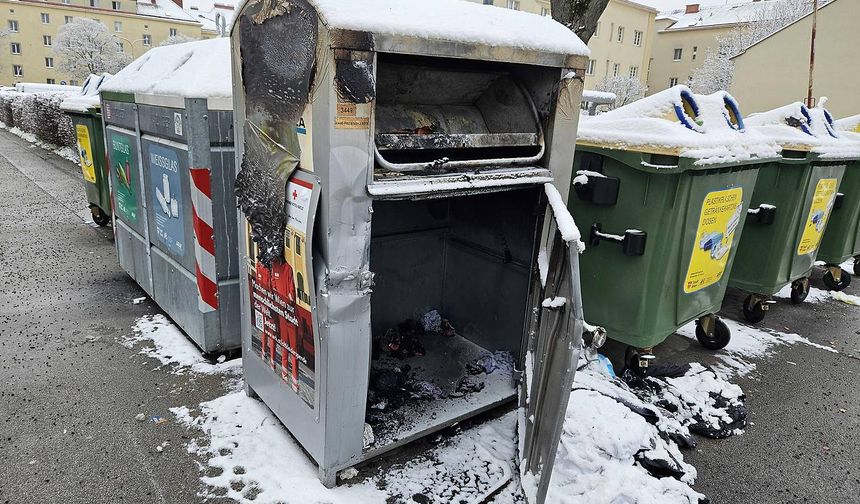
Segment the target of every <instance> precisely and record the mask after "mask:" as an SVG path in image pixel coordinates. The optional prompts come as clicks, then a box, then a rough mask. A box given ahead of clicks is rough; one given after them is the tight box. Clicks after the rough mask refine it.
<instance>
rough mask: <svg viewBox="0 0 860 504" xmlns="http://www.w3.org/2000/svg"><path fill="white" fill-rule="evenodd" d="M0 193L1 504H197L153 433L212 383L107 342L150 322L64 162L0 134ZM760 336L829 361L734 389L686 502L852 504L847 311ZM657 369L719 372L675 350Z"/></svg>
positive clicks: (857, 419) (803, 359) (217, 389)
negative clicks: (737, 415)
mask: <svg viewBox="0 0 860 504" xmlns="http://www.w3.org/2000/svg"><path fill="white" fill-rule="evenodd" d="M0 181H2V182H0V503H9V504H11V503H15V504H18V503H63V504H73V503H82V504H92V503H108V502H110V503H114V502H123V503H126V502H127V503H160V504H165V503H171V504H172V503H186V502H187V503H192V502H200V501H201V500H202V498H201V497H199V496H198V492H199V491H200V490H201V486H200V480H199V467H200V466H199V461H197V460H195V459H194V457H193V456H192V455H189V454H188V453H187V451H186V449H185V446H184V445H185V443H186V442H187V441H188V439H189V438H188V435H189V434H188V433H187V431H186V430H185V428H184V427H182V426H180V425H178V424H177V423H175V422H173V421H167V422H157V419H158V417H164V418H167V419H172V415H170V413H169V408H171V407H174V406H182V405H196V404H198V403H200V402H203V401H206V400H209V399H212V398H214V397H217V396H219V395H222V394H224V393H225V387H224V384H223V383H222V377H219V376H218V375H195V374H185V375H174V374H170V373H167V372H165V371H164V370H159V369H156V367H157V363H156V362H155V361H153V360H151V359H148V358H146V357H143V356H141V355H139V354H138V353H137V352H138V350H133V349H129V348H126V347H124V346H122V345H120V344H119V343H118V340H119V339H121V338H122V337H123V336H126V335H130V334H131V327H132V325H133V324H134V322H135V320H136V319H137V318H138V317H140V316H143V315H146V314H153V313H158V312H159V311H158V308H157V307H156V306H155V305H154V304H153V303H152V302H151V301H149V300H147V301H145V302H143V303H140V304H134V303H133V302H132V301H133V300H134V299H135V298H139V297H141V296H144V293H143V291H142V290H141V289H140V288H138V287H137V285H136V284H135V283H134V282H133V281H132V280H131V279H130V278H129V277H128V276H127V275H126V274H125V273H124V272H123V271H122V270H121V268H120V267H119V265H118V263H117V261H116V256H115V253H114V244H113V235H112V232H111V230H110V228H98V227H97V226H95V224H93V223H92V222H91V219H90V218H89V211H88V210H87V208H86V206H87V205H86V200H85V198H84V191H83V188H82V185H81V184H82V180H81V174H80V170H79V169H78V168H77V167H76V166H75V165H74V164H73V163H71V162H68V161H66V160H63V159H61V158H59V157H58V156H56V155H54V154H52V153H49V152H47V151H44V150H42V149H40V148H38V147H35V146H32V145H30V144H28V143H27V142H25V141H23V140H21V139H19V138H18V137H16V136H14V135H12V134H10V133H8V132H5V131H0ZM820 275H821V272H817V273H816V277H815V278H814V279H813V285H814V286H818V287H820V288H823V285H822V284H821V281H820ZM858 284H860V279H857V280H855V285H854V286H852V287H850V288H849V289H848V290H847V291H846V292H847V293H849V294H860V285H858ZM742 299H743V295H742V294H741V293H737V292H730V293H729V295H728V297H727V298H726V302H725V304H724V307H725V308H724V311H723V313H722V315H723V316H726V317H729V318H735V319H739V318H740V313H739V312H740V308H739V307H740V303H741V301H742ZM761 325H762V326H763V327H768V328H772V329H775V330H778V331H783V332H794V333H798V334H800V335H803V336H805V337H806V338H809V339H810V340H812V341H813V342H816V343H820V344H822V345H829V346H832V347H834V348H835V349H837V350H838V351H839V353H838V354H837V353H831V352H826V351H823V350H821V349H818V348H815V347H813V346H809V345H805V344H795V345H787V346H781V347H778V348H776V349H775V355H773V356H771V357H770V358H768V359H766V360H762V361H757V365H758V368H757V370H756V371H755V372H754V373H753V374H751V375H749V376H747V377H744V378H738V379H735V380H734V382H735V383H738V384H739V385H740V386H741V387H743V389H744V391H745V392H746V394H747V401H748V402H747V404H748V408H749V412H750V416H749V419H750V424H749V426H748V428H747V429H746V431H745V432H744V433H743V434H742V435H740V436H736V437H733V438H729V439H725V440H719V441H710V440H702V441H701V442H700V444H699V447H698V448H697V449H695V450H693V451H687V452H685V457H686V459H687V460H688V461H690V462H691V463H693V464H694V465H695V466H696V468H697V469H698V473H699V476H698V480H697V483H696V485H695V488H696V489H697V490H699V491H701V492H703V493H704V494H706V495H708V497H710V499H711V502H713V503H761V504H765V503H799V502H814V503H854V502H860V435H858V433H860V307H856V306H849V305H847V304H842V303H838V302H826V303H818V304H815V303H807V304H803V305H799V306H794V305H791V303H790V302H788V301H787V300H785V301H783V302H780V303H778V304H777V305H775V306H774V307H773V308H772V310H771V311H770V313H769V314H768V317H767V319H766V320H765V321H764V322H763V323H762V324H761ZM658 356H659V359H660V361H661V362H668V361H672V362H689V361H699V362H702V363H704V364H709V363H715V362H717V361H716V359H715V357H714V355H713V354H712V353H711V352H709V351H707V350H704V349H702V348H701V347H700V346H699V345H698V344H697V343H695V342H693V341H690V340H689V339H686V338H682V337H680V336H672V337H670V338H669V339H668V340H667V341H666V343H665V344H663V345H661V347H659V349H658ZM140 413H143V414H144V415H145V418H146V419H145V421H142V422H141V421H138V420H136V419H135V417H136V416H137V415H138V414H140ZM153 417H155V418H154V420H156V421H153ZM165 441H167V442H168V444H167V445H166V446H165V449H164V450H163V451H161V452H159V451H158V450H157V449H156V447H158V446H160V445H163V443H164V442H165ZM210 502H211V500H210Z"/></svg>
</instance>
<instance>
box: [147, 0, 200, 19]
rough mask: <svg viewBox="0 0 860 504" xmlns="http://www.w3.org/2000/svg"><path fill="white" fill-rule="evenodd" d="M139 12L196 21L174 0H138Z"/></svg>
mask: <svg viewBox="0 0 860 504" xmlns="http://www.w3.org/2000/svg"><path fill="white" fill-rule="evenodd" d="M137 13H138V14H139V15H141V16H153V17H159V18H165V19H175V20H177V21H196V19H195V18H194V17H193V16H191V15H190V14H188V13H187V12H185V11H184V10H183V9H182V7H180V6H178V5H176V4H175V3H174V2H173V0H140V1H138V2H137Z"/></svg>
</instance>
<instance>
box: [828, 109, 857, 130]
mask: <svg viewBox="0 0 860 504" xmlns="http://www.w3.org/2000/svg"><path fill="white" fill-rule="evenodd" d="M833 127H834V128H835V129H836V131H837V132H839V133H842V132H847V133H857V134H860V114H857V115H853V116H848V117H843V118H842V119H836V120H834V121H833Z"/></svg>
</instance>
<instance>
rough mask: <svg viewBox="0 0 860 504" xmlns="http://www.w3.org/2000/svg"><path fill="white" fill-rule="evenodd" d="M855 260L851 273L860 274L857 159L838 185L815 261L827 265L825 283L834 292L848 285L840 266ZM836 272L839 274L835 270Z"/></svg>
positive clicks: (847, 276) (859, 170)
mask: <svg viewBox="0 0 860 504" xmlns="http://www.w3.org/2000/svg"><path fill="white" fill-rule="evenodd" d="M851 258H854V274H855V275H860V160H851V161H849V162H848V163H847V165H846V167H845V175H844V176H843V178H842V183H841V184H840V185H839V194H838V195H837V201H836V204H835V205H834V207H833V214H832V215H831V216H830V222H829V223H828V224H827V229H825V230H824V237H823V238H822V239H821V248H820V249H819V250H818V260H819V261H824V262H825V263H826V264H827V271H825V273H824V282H825V283H826V284H827V286H828V287H830V288H831V289H833V290H842V289H844V288H845V287H847V286H848V284H849V283H850V282H851V276H850V274H845V273H844V272H843V271H842V268H841V265H842V263H844V262H845V261H847V260H849V259H851ZM836 270H838V271H836Z"/></svg>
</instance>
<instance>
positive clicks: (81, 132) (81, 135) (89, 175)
mask: <svg viewBox="0 0 860 504" xmlns="http://www.w3.org/2000/svg"><path fill="white" fill-rule="evenodd" d="M75 131H76V133H77V137H78V156H79V157H80V158H81V171H82V172H83V173H84V180H86V181H87V182H89V183H91V184H95V183H96V168H95V166H94V165H93V148H92V146H91V145H90V130H89V129H88V128H87V127H86V126H85V125H83V124H78V125H77V126H75Z"/></svg>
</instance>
